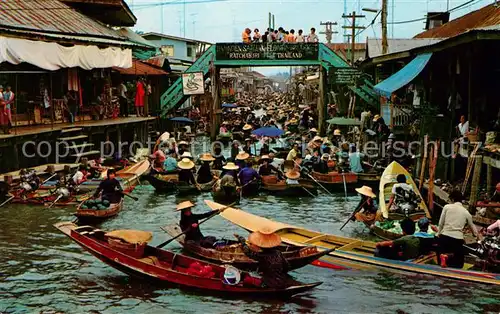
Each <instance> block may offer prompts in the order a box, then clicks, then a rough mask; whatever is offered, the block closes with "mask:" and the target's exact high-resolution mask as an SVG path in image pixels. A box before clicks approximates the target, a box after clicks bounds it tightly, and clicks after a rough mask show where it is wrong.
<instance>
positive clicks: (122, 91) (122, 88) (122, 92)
mask: <svg viewBox="0 0 500 314" xmlns="http://www.w3.org/2000/svg"><path fill="white" fill-rule="evenodd" d="M120 97H123V98H127V87H126V86H125V84H123V83H122V84H120Z"/></svg>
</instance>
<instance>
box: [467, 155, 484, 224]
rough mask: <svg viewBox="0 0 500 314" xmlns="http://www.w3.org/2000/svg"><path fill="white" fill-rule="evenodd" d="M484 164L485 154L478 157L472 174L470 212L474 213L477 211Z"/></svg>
mask: <svg viewBox="0 0 500 314" xmlns="http://www.w3.org/2000/svg"><path fill="white" fill-rule="evenodd" d="M482 166H483V156H482V155H479V156H477V157H476V164H475V166H474V174H473V176H472V186H471V190H470V201H469V212H470V213H471V214H472V215H474V214H475V213H476V201H477V194H478V191H479V179H480V178H481V168H482Z"/></svg>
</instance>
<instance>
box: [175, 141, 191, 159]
mask: <svg viewBox="0 0 500 314" xmlns="http://www.w3.org/2000/svg"><path fill="white" fill-rule="evenodd" d="M187 151H189V144H188V142H186V141H180V142H179V144H177V152H178V155H179V156H182V155H183V154H184V152H187Z"/></svg>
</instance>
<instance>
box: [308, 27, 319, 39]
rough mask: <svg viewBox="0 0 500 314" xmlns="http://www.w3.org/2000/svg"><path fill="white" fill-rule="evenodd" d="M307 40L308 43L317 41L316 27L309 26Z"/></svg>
mask: <svg viewBox="0 0 500 314" xmlns="http://www.w3.org/2000/svg"><path fill="white" fill-rule="evenodd" d="M307 42H308V43H317V42H319V38H318V35H316V29H315V28H314V27H313V28H311V33H310V34H309V36H307Z"/></svg>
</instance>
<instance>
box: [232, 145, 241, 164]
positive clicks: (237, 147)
mask: <svg viewBox="0 0 500 314" xmlns="http://www.w3.org/2000/svg"><path fill="white" fill-rule="evenodd" d="M239 153H240V143H239V142H238V141H233V144H232V145H231V158H232V159H233V160H236V156H238V154H239Z"/></svg>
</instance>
